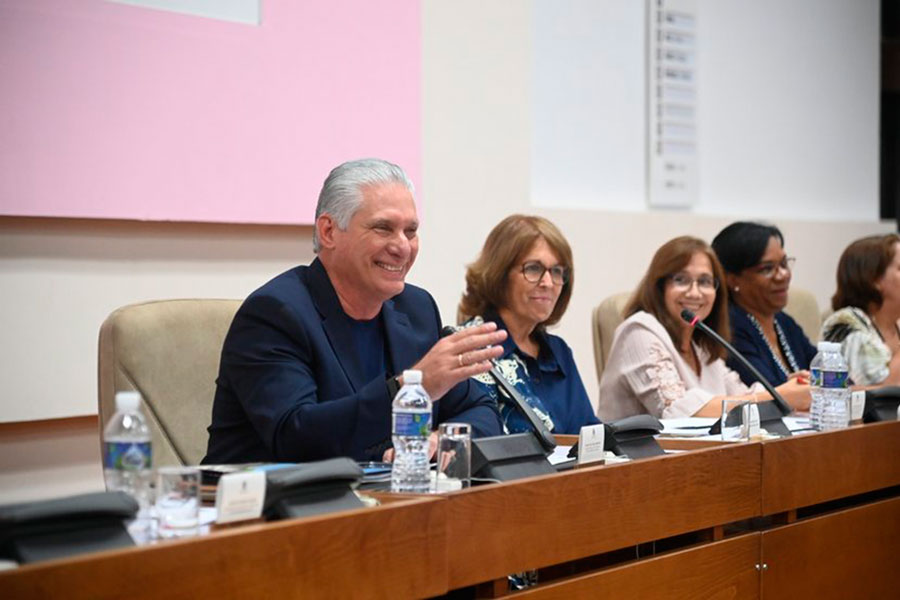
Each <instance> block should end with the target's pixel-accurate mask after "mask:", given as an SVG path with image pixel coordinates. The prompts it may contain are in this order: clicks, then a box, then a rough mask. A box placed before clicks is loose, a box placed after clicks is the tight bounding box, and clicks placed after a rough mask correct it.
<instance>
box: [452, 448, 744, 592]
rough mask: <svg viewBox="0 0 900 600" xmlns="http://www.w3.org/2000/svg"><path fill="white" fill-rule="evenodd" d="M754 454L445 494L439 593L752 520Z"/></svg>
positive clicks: (623, 467)
mask: <svg viewBox="0 0 900 600" xmlns="http://www.w3.org/2000/svg"><path fill="white" fill-rule="evenodd" d="M759 453H760V445H759V444H736V445H732V446H728V447H722V448H712V449H709V450H699V451H696V452H688V453H684V454H677V455H670V456H665V457H658V458H652V459H646V460H641V461H635V462H632V463H626V464H619V465H611V466H601V467H593V468H586V469H578V470H575V471H572V472H568V473H564V474H560V475H550V476H546V477H538V478H531V479H525V480H521V481H515V482H508V483H504V484H498V485H493V486H485V487H476V488H472V489H469V490H465V491H462V492H458V493H454V494H450V495H449V496H448V497H447V502H448V505H449V506H448V511H447V527H448V534H447V541H448V569H449V577H450V581H449V587H450V589H454V588H457V587H462V586H465V585H470V584H474V583H480V582H483V581H488V580H491V579H494V578H498V577H505V576H506V575H507V574H509V573H515V572H518V571H522V570H525V569H534V568H538V567H543V566H548V565H554V564H559V563H562V562H566V561H569V560H573V559H576V558H580V557H585V556H591V555H594V554H599V553H602V552H608V551H610V550H615V549H618V548H625V547H627V546H631V545H634V544H637V543H640V542H645V541H650V540H654V539H660V538H664V537H669V536H672V535H676V534H680V533H685V532H689V531H696V530H700V529H705V528H709V527H712V526H715V525H719V524H724V523H729V522H732V521H736V520H740V519H745V518H749V517H752V516H756V515H758V514H759V478H760V460H759V458H760V454H759Z"/></svg>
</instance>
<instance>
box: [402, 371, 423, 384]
mask: <svg viewBox="0 0 900 600" xmlns="http://www.w3.org/2000/svg"><path fill="white" fill-rule="evenodd" d="M420 383H422V371H419V370H418V369H406V370H405V371H403V385H409V384H412V385H418V384H420Z"/></svg>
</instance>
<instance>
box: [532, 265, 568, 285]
mask: <svg viewBox="0 0 900 600" xmlns="http://www.w3.org/2000/svg"><path fill="white" fill-rule="evenodd" d="M547 271H549V272H550V281H552V282H553V283H555V284H556V285H564V284H565V283H566V282H568V281H569V269H568V268H566V267H564V266H562V265H553V266H552V267H545V266H544V263H541V262H538V261H536V260H535V261H531V262H527V263H525V264H524V265H522V275H523V276H524V277H525V281H527V282H529V283H540V281H541V279H543V278H544V273H546V272H547Z"/></svg>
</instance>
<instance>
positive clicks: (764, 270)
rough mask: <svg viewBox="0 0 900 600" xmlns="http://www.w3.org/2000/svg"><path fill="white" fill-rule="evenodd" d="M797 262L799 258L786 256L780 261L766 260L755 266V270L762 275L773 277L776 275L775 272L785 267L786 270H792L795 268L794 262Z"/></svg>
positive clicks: (767, 277)
mask: <svg viewBox="0 0 900 600" xmlns="http://www.w3.org/2000/svg"><path fill="white" fill-rule="evenodd" d="M795 262H797V259H796V258H795V257H793V256H785V257H784V258H782V259H781V260H780V261H779V262H764V263H759V264H758V265H756V266H755V267H753V272H754V273H756V274H757V275H761V276H762V277H765V278H766V279H771V278H772V277H774V276H775V272H776V271H778V270H780V269H784V270H785V271H788V272H790V271H791V270H792V269H793V268H794V263H795Z"/></svg>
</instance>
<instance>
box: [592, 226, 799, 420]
mask: <svg viewBox="0 0 900 600" xmlns="http://www.w3.org/2000/svg"><path fill="white" fill-rule="evenodd" d="M723 277H724V272H723V270H722V266H721V265H720V264H719V261H718V259H717V258H716V255H715V253H714V252H713V251H712V249H711V248H710V247H709V245H707V243H706V242H704V241H703V240H700V239H697V238H694V237H688V236H683V237H677V238H675V239H673V240H670V241H669V242H666V243H665V244H663V245H662V246H661V247H660V248H659V250H657V251H656V254H655V255H654V256H653V259H652V260H651V261H650V267H649V268H648V269H647V273H646V274H645V275H644V278H643V279H642V280H641V283H640V284H639V285H638V288H637V290H636V291H635V293H634V295H633V296H632V298H631V300H630V301H629V303H628V306H627V308H626V309H625V314H626V315H627V318H626V319H625V321H624V322H623V323H622V324H621V325H619V327H618V328H617V329H616V333H615V337H614V338H613V343H612V347H611V348H610V354H609V359H608V360H607V363H606V368H605V369H604V370H603V377H602V378H601V380H600V405H599V408H598V410H597V413H598V415H599V416H600V418H601V419H603V420H604V421H612V420H616V419H621V418H623V417H627V416H631V415H635V414H641V413H649V414H651V415H653V416H655V417H658V418H675V417H688V416H700V417H717V416H719V415H720V413H721V407H722V399H723V398H724V397H725V396H745V395H746V396H748V399H750V400H752V399H754V398H755V399H757V400H764V399H767V398H768V395H767V394H766V393H765V392H764V391H763V388H762V386H761V385H760V384H758V383H756V384H754V385H753V386H751V387H748V386H747V385H745V384H744V383H743V382H742V381H741V380H740V377H738V374H737V373H736V372H734V371H732V370H731V369H729V368H728V367H727V366H726V365H725V361H724V360H723V358H724V357H725V349H724V348H722V347H721V346H719V345H718V344H717V343H716V342H715V341H713V340H712V339H711V338H710V337H708V336H706V335H705V334H704V333H703V332H701V331H699V330H696V329H694V328H693V327H692V326H691V325H690V324H689V323H687V322H686V321H685V320H684V319H683V318H682V317H681V313H682V311H684V310H689V311H691V312H692V313H694V315H695V316H696V317H698V318H699V319H701V320H703V321H704V322H705V323H706V325H708V326H709V327H710V328H711V329H713V330H714V331H715V332H716V333H718V334H719V335H721V336H723V337H725V338H726V339H727V337H729V332H728V303H727V300H726V298H725V293H724V292H723V291H721V289H720V285H719V283H720V282H721V281H722V279H723ZM805 389H808V386H800V385H799V384H798V383H797V382H796V381H794V380H792V381H791V382H788V383H785V384H783V385H781V386H779V387H778V391H779V393H781V395H782V396H784V397H785V399H786V400H787V401H788V402H789V403H790V404H792V405H793V406H794V407H795V408H797V409H798V410H805V409H807V408H808V407H809V394H808V393H807V392H806V391H805Z"/></svg>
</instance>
